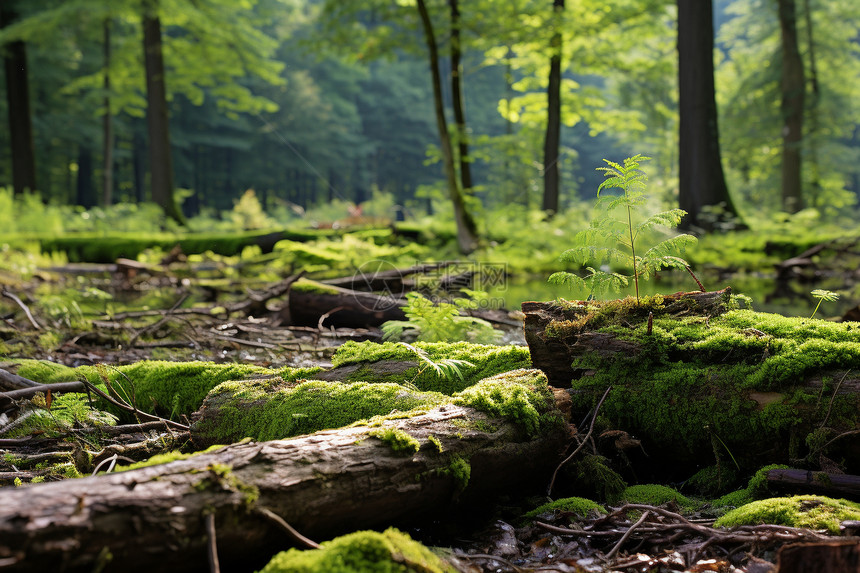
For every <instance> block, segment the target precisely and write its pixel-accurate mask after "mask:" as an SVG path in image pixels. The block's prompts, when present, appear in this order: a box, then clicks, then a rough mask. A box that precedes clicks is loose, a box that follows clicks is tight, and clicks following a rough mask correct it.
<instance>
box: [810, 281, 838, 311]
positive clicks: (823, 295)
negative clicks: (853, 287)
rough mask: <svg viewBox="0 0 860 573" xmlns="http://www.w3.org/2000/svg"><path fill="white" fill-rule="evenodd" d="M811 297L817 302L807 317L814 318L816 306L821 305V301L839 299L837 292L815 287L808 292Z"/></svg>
mask: <svg viewBox="0 0 860 573" xmlns="http://www.w3.org/2000/svg"><path fill="white" fill-rule="evenodd" d="M810 294H811V295H812V296H813V298H817V299H818V304H816V305H815V310H813V311H812V316H810V317H809V318H815V313H816V312H818V307H819V306H821V303H822V301H825V300H826V301H827V302H833V301H835V300H838V299H839V293H835V292H833V291H830V290H824V289H820V288H817V289H815V290H814V291H812V292H811V293H810Z"/></svg>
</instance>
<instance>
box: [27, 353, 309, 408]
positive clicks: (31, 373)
mask: <svg viewBox="0 0 860 573" xmlns="http://www.w3.org/2000/svg"><path fill="white" fill-rule="evenodd" d="M319 370H320V369H319V368H282V369H279V370H272V369H269V368H263V367H261V366H252V365H245V364H215V363H213V362H167V361H158V360H147V361H141V362H137V363H134V364H129V365H125V366H116V367H107V366H101V365H99V366H81V367H78V368H75V369H71V368H67V367H65V366H60V365H57V364H53V363H51V362H45V361H36V360H25V361H21V365H20V366H19V367H18V374H19V375H20V376H24V377H25V378H30V379H31V380H35V381H36V382H42V383H52V382H65V381H70V380H80V379H82V378H84V379H86V380H89V381H90V382H91V383H93V384H95V385H97V386H100V387H101V388H102V389H103V390H106V388H105V382H104V379H105V378H106V379H107V380H108V381H109V382H110V384H111V386H112V387H113V388H114V389H115V390H116V391H117V393H119V394H120V396H123V397H124V398H125V399H126V401H128V402H132V401H133V402H134V403H135V405H136V406H137V407H138V408H140V409H141V410H144V411H146V412H151V413H155V414H158V415H160V416H164V417H171V416H178V415H182V414H185V415H190V414H191V413H192V412H194V411H195V410H197V409H198V408H199V407H200V405H201V404H202V403H203V399H204V398H205V397H206V394H207V393H208V392H209V391H210V390H212V389H213V388H214V387H215V386H217V385H218V384H220V383H222V382H224V381H229V380H245V379H249V378H262V377H269V378H271V379H274V380H275V381H277V382H280V381H281V380H286V381H290V380H294V379H296V378H299V377H307V376H310V375H313V374H314V373H316V372H318V371H319ZM105 409H107V410H108V411H111V412H113V413H115V414H117V415H119V416H120V417H121V419H123V420H129V421H130V415H129V414H128V413H126V412H122V411H119V410H117V409H115V408H113V407H109V406H105Z"/></svg>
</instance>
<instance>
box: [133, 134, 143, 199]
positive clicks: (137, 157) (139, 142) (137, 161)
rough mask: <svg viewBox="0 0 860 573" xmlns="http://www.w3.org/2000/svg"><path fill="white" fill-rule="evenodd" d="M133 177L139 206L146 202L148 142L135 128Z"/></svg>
mask: <svg viewBox="0 0 860 573" xmlns="http://www.w3.org/2000/svg"><path fill="white" fill-rule="evenodd" d="M131 149H132V151H131V154H132V172H133V173H132V177H133V178H134V197H135V200H136V201H137V203H138V204H140V203H143V202H144V201H146V191H145V188H146V164H145V163H146V161H145V156H146V141H144V138H143V134H141V133H140V130H139V129H137V128H135V130H134V133H133V134H132V139H131Z"/></svg>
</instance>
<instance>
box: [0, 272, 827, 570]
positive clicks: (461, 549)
mask: <svg viewBox="0 0 860 573" xmlns="http://www.w3.org/2000/svg"><path fill="white" fill-rule="evenodd" d="M225 271H226V272H225ZM297 278H298V277H297V276H291V277H284V278H282V279H281V280H279V281H274V282H272V281H268V282H267V281H260V280H255V279H253V278H249V277H241V276H238V274H237V273H235V272H232V271H231V270H230V269H224V268H220V269H216V272H212V269H211V268H210V267H206V268H201V267H197V268H191V267H190V266H186V263H184V262H173V263H171V264H166V265H161V266H153V265H145V264H139V263H136V262H134V261H118V262H117V263H116V264H110V265H85V264H78V265H71V264H69V265H62V266H58V267H56V268H50V269H42V270H40V271H38V272H37V273H35V274H34V275H33V276H32V278H31V279H29V280H28V281H26V282H17V283H12V282H11V281H6V286H4V288H3V292H2V295H3V296H2V297H0V305H2V306H0V318H2V322H0V357H3V359H4V361H5V362H6V363H14V362H15V361H16V360H22V359H37V360H47V361H51V362H56V363H59V364H63V365H66V366H71V367H77V366H81V365H95V364H105V365H115V364H130V363H134V362H139V361H143V360H168V361H196V360H199V361H211V362H216V363H238V364H246V365H257V366H264V367H269V368H280V367H284V366H290V367H322V368H329V367H331V365H332V364H331V357H332V355H333V353H334V352H335V350H336V349H337V347H338V346H340V345H341V344H342V343H344V342H345V341H349V340H353V341H364V340H369V341H380V340H381V339H382V331H381V330H380V328H379V326H378V325H366V326H360V327H356V326H338V325H337V324H336V322H335V321H330V320H328V319H331V318H332V316H334V315H335V314H336V312H337V309H333V310H332V311H331V312H332V316H321V317H320V318H319V320H318V322H317V323H316V324H312V323H308V324H295V323H294V321H292V320H291V316H290V309H289V305H288V303H287V302H286V301H287V299H288V298H289V289H290V286H291V285H292V284H293V281H294V280H296V279H297ZM482 316H483V318H485V319H487V320H489V321H490V322H491V323H492V324H493V325H494V327H495V328H496V329H497V330H499V331H501V332H502V333H503V339H502V342H503V343H505V344H516V345H523V344H524V343H525V340H524V337H523V332H522V326H521V320H522V315H521V313H519V312H517V311H513V312H508V311H505V310H500V309H496V310H494V311H492V312H487V313H484V314H483V315H482ZM49 405H50V404H49ZM4 416H5V414H4ZM8 420H9V418H8V417H7V418H5V421H4V423H3V424H0V426H3V425H4V424H5V423H6V422H7V421H8ZM2 438H4V436H3V435H0V443H2V442H3V439H2ZM2 447H3V446H2V445H0V448H2ZM14 471H15V468H11V467H2V468H0V473H3V472H5V477H9V475H11V474H10V472H14ZM37 474H38V472H37V473H33V472H30V473H28V472H22V474H21V475H23V476H30V477H31V478H32V476H34V475H37ZM47 475H48V477H47V480H48V481H50V480H53V479H59V478H58V477H57V476H55V475H50V473H49V472H48V473H47ZM25 481H26V479H25ZM562 489H565V488H562ZM531 494H532V495H531V496H526V497H519V498H505V499H499V500H497V503H496V504H495V505H494V506H493V507H489V508H488V507H484V508H464V510H463V511H462V512H461V515H458V516H457V517H456V518H455V519H454V523H452V522H450V521H447V520H442V521H437V522H433V523H427V524H418V525H416V524H412V526H411V528H410V529H409V530H408V531H409V532H410V533H411V534H412V535H413V536H414V537H416V538H418V539H421V540H422V541H424V542H425V543H427V544H429V545H439V546H443V547H448V548H451V551H452V552H453V553H449V557H450V559H451V561H452V562H453V563H455V564H456V566H457V567H458V568H459V569H460V570H461V571H464V572H478V571H480V572H484V571H486V572H490V571H494V572H502V571H515V572H517V573H519V572H522V571H559V572H583V571H586V572H598V571H691V572H701V571H747V572H750V573H752V572H756V573H761V572H766V571H774V570H775V565H774V563H775V561H776V551H777V550H778V549H779V548H780V547H782V546H784V545H786V544H787V543H789V542H790V541H801V540H806V541H809V540H818V541H820V540H822V539H823V538H824V537H823V536H822V535H820V534H819V533H817V532H813V531H811V530H794V529H792V528H782V529H780V528H778V527H776V526H767V527H764V528H761V529H755V528H747V529H739V530H734V531H732V532H729V533H727V532H726V531H725V530H721V529H715V528H713V527H712V525H713V522H714V520H715V519H716V518H717V517H719V515H720V513H719V512H716V513H714V512H710V513H709V511H708V509H707V506H704V507H705V509H701V508H700V509H695V510H691V509H690V508H689V507H681V506H679V505H678V504H677V503H676V501H674V500H672V499H667V500H658V501H657V502H655V504H654V505H651V504H645V503H638V504H637V503H632V504H627V505H624V503H623V502H619V503H618V504H616V505H615V507H610V506H606V508H605V509H604V511H602V512H595V511H584V512H582V511H581V510H580V509H569V508H568V509H564V508H562V509H559V508H555V509H550V510H546V511H544V512H541V513H539V514H537V515H535V516H533V517H532V519H531V520H523V519H522V515H523V513H525V512H526V511H528V510H529V509H530V508H531V507H534V506H535V505H540V504H541V503H543V502H544V501H546V500H547V498H546V497H543V496H541V495H540V492H531ZM664 502H665V503H664Z"/></svg>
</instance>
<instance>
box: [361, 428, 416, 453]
mask: <svg viewBox="0 0 860 573" xmlns="http://www.w3.org/2000/svg"><path fill="white" fill-rule="evenodd" d="M367 435H368V436H371V437H373V438H378V439H379V440H382V442H384V443H385V444H388V445H389V446H390V447H391V449H392V450H394V451H395V452H397V453H399V454H404V455H412V454H415V453H418V450H420V449H421V443H420V442H419V441H418V440H416V439H415V438H413V437H412V436H410V435H409V434H408V433H407V432H404V431H403V430H401V429H398V428H376V429H373V430H370V431H369V432H367Z"/></svg>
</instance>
